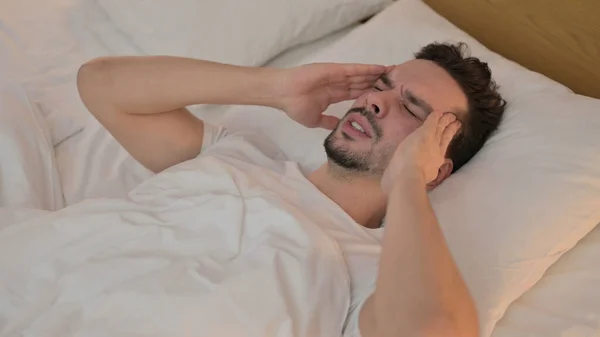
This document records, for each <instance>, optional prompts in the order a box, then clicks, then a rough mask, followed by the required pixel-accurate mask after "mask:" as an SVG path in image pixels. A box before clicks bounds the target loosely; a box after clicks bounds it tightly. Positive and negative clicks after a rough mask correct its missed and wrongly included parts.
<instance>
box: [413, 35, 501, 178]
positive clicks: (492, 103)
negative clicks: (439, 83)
mask: <svg viewBox="0 0 600 337" xmlns="http://www.w3.org/2000/svg"><path fill="white" fill-rule="evenodd" d="M415 58H417V59H422V60H429V61H432V62H435V63H436V64H437V65H438V66H440V67H442V68H444V70H446V71H447V72H448V73H449V74H450V76H452V78H454V80H455V81H456V82H457V83H458V84H459V85H460V87H461V88H462V91H463V92H464V93H465V95H466V96H467V104H468V107H467V113H466V116H465V117H464V119H462V124H463V125H462V128H461V130H460V131H459V133H458V134H457V135H456V136H455V137H454V139H453V140H452V142H451V143H450V145H449V146H448V152H447V156H448V158H450V159H451V160H452V163H453V167H454V168H453V170H452V172H455V171H456V170H458V169H459V168H461V167H462V166H463V165H464V164H465V163H466V162H468V161H469V159H471V158H473V156H474V155H475V154H476V153H477V152H478V151H479V150H480V149H481V148H482V147H483V144H484V143H485V141H486V140H487V139H488V138H489V137H490V135H491V134H492V132H493V131H495V130H496V129H497V128H498V125H499V124H500V121H501V120H502V115H503V114H504V108H505V106H506V101H505V100H504V99H503V98H502V96H500V93H498V85H496V83H495V82H494V81H493V80H492V72H491V70H490V68H489V67H488V65H487V63H485V62H482V61H480V60H479V59H478V58H476V57H471V56H470V55H469V49H468V47H467V45H466V44H465V43H458V44H447V43H437V42H436V43H431V44H428V45H427V46H425V47H423V48H422V49H421V50H420V51H418V52H417V53H416V54H415Z"/></svg>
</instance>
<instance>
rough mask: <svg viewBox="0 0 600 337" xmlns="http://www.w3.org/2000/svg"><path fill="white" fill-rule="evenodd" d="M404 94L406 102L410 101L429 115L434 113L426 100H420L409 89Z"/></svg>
mask: <svg viewBox="0 0 600 337" xmlns="http://www.w3.org/2000/svg"><path fill="white" fill-rule="evenodd" d="M384 83H385V82H384ZM402 94H403V95H404V96H405V97H406V100H408V101H409V102H410V103H411V104H413V105H416V106H417V107H419V108H421V110H423V111H424V112H425V113H426V114H427V115H429V114H430V113H431V112H432V111H433V108H432V107H431V104H429V103H427V102H426V101H425V100H424V99H422V98H419V96H417V95H415V94H414V93H413V92H412V91H410V90H409V89H405V90H404V91H403V92H402Z"/></svg>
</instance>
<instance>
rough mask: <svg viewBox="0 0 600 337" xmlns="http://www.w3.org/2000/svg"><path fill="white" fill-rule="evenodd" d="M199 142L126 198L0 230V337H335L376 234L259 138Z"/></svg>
mask: <svg viewBox="0 0 600 337" xmlns="http://www.w3.org/2000/svg"><path fill="white" fill-rule="evenodd" d="M207 125H208V124H207ZM205 141H206V142H207V143H206V144H210V142H212V141H216V143H215V144H213V145H211V146H205V149H204V151H203V153H202V154H201V155H200V156H199V157H198V158H196V159H193V160H190V161H187V162H184V163H181V164H179V165H176V166H174V167H172V168H169V169H167V170H166V171H164V172H161V173H160V174H157V175H155V176H153V177H151V178H150V179H148V180H147V181H145V182H144V183H142V184H141V185H140V186H138V187H136V188H135V189H133V190H132V191H131V192H130V193H129V196H128V198H127V199H90V200H87V201H84V202H82V203H79V204H77V205H72V206H69V207H67V208H64V209H62V210H60V211H57V212H54V213H51V214H48V215H43V216H41V217H36V218H35V219H33V220H31V221H28V222H24V223H19V224H13V225H10V226H8V227H5V228H4V229H3V230H1V231H0V298H3V299H7V301H6V302H4V303H3V304H2V305H0V327H1V329H0V334H1V335H3V336H4V335H6V336H13V335H42V334H43V335H44V336H61V337H63V336H84V335H85V336H95V335H107V334H110V335H111V336H117V337H118V336H123V337H125V336H127V337H130V336H142V335H143V336H167V335H170V336H173V335H188V334H189V335H195V336H209V335H218V336H229V335H243V336H260V337H266V336H307V337H308V336H310V337H314V336H336V335H338V336H339V335H340V334H341V333H342V330H343V328H344V324H345V321H346V319H347V314H348V312H349V309H350V308H351V307H352V306H355V305H356V303H355V302H354V301H353V295H354V294H358V293H361V294H363V293H366V292H367V291H368V290H369V289H371V288H372V286H373V280H374V278H373V275H374V273H375V270H376V267H377V262H376V259H377V256H378V252H379V251H378V249H379V248H378V247H379V241H378V239H377V235H376V234H375V235H374V234H373V233H372V232H369V231H366V230H365V229H363V227H361V226H360V225H358V224H356V223H355V222H354V221H352V219H351V218H349V216H348V215H347V214H346V213H344V212H343V211H342V210H341V209H340V208H339V207H338V206H337V205H336V204H335V203H333V202H332V201H331V200H329V199H327V198H326V197H325V196H324V195H323V194H321V192H320V191H319V190H318V189H316V187H315V186H314V185H312V184H311V183H310V182H309V181H308V180H307V179H306V178H305V177H304V176H303V175H302V174H301V172H300V170H299V169H298V167H297V165H296V164H294V163H292V162H288V161H286V160H285V157H284V156H283V154H282V153H281V152H280V151H279V149H278V148H277V146H275V145H274V144H272V143H270V142H269V141H266V140H265V139H264V138H263V137H261V136H258V135H256V134H243V133H227V132H226V131H224V130H223V129H218V128H216V127H211V126H210V125H209V126H208V127H207V132H206V134H205ZM206 144H205V145H206Z"/></svg>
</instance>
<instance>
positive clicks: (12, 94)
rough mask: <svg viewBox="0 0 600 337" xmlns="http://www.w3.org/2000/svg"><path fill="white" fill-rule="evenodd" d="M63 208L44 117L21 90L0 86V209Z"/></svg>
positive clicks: (4, 84) (12, 84)
mask: <svg viewBox="0 0 600 337" xmlns="http://www.w3.org/2000/svg"><path fill="white" fill-rule="evenodd" d="M1 70H2V66H1V65H0V73H1V72H2V71H1ZM63 205H64V204H63V196H62V189H61V184H60V179H59V175H58V170H57V167H56V163H55V160H54V151H53V148H52V144H51V143H50V136H49V131H48V128H47V126H46V123H45V121H44V119H43V117H42V116H41V114H40V113H39V111H38V108H37V106H36V104H35V102H33V101H31V100H30V98H29V97H28V95H27V93H26V92H25V90H24V89H23V88H22V87H20V86H19V85H16V84H14V83H8V82H5V83H0V207H15V208H37V209H43V210H55V209H59V208H62V207H63Z"/></svg>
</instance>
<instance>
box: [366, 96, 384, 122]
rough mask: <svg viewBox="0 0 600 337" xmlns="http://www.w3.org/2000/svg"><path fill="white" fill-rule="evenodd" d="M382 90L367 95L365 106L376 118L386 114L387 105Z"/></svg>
mask: <svg viewBox="0 0 600 337" xmlns="http://www.w3.org/2000/svg"><path fill="white" fill-rule="evenodd" d="M384 94H385V93H384V92H372V93H371V94H370V95H369V96H368V97H367V102H366V103H367V104H366V108H367V110H369V111H370V112H372V113H373V114H374V115H375V116H376V117H377V118H384V117H385V115H386V114H387V110H388V109H387V107H386V104H385V100H384V99H383V95H384Z"/></svg>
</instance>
